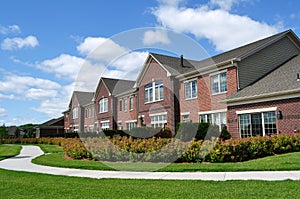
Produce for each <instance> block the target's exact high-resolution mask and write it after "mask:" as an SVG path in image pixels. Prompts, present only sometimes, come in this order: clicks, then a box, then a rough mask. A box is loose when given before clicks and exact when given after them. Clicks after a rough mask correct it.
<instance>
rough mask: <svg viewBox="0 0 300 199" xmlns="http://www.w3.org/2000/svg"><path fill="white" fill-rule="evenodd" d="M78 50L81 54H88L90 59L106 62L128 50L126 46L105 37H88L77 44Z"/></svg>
mask: <svg viewBox="0 0 300 199" xmlns="http://www.w3.org/2000/svg"><path fill="white" fill-rule="evenodd" d="M77 50H78V52H79V53H80V54H81V55H85V56H88V58H90V59H94V60H98V61H105V62H110V61H111V60H113V59H115V58H116V57H119V56H120V55H121V54H124V53H125V52H126V51H128V49H126V48H125V47H122V46H120V45H119V44H117V43H115V42H114V41H112V40H111V39H108V38H104V37H87V38H85V39H84V41H83V42H82V43H81V44H80V45H79V46H77Z"/></svg>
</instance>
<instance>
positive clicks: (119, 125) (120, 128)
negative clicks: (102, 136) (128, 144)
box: [118, 121, 123, 130]
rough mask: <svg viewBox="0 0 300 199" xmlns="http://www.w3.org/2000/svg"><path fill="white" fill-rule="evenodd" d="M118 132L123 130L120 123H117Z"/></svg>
mask: <svg viewBox="0 0 300 199" xmlns="http://www.w3.org/2000/svg"><path fill="white" fill-rule="evenodd" d="M118 130H123V125H122V122H121V121H120V122H118Z"/></svg>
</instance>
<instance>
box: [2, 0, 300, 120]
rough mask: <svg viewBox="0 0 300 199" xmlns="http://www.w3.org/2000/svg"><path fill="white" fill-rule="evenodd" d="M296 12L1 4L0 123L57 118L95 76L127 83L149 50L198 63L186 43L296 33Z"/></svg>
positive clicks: (283, 8)
mask: <svg viewBox="0 0 300 199" xmlns="http://www.w3.org/2000/svg"><path fill="white" fill-rule="evenodd" d="M299 7H300V2H299V1H295V0H285V1H282V0H273V1H267V0H206V1H199V0H197V1H196V0H158V1H156V0H128V1H117V0H109V1H96V0H89V1H81V0H77V1H71V0H65V1H58V0H51V1H50V0H49V1H40V0H26V1H19V0H3V1H1V3H0V124H2V123H5V124H6V125H20V124H25V123H42V122H45V121H47V120H48V119H51V118H55V117H59V116H61V112H63V111H64V110H66V109H67V106H68V103H69V100H70V96H71V94H72V92H73V90H74V89H77V90H89V91H93V89H94V87H95V85H96V84H97V81H98V79H99V78H100V76H101V75H105V76H109V77H118V78H127V79H128V78H129V79H133V80H134V79H135V78H136V75H137V73H138V71H139V70H140V69H141V66H142V64H143V61H144V60H145V57H146V56H147V52H148V51H149V50H150V51H159V52H164V51H165V52H169V53H171V54H175V55H179V54H184V55H185V56H186V57H188V58H192V59H202V58H204V57H205V56H203V57H202V54H201V53H199V57H197V55H198V54H197V53H194V54H193V52H192V51H188V47H189V46H185V47H186V48H185V47H184V45H185V43H187V42H184V41H187V40H188V38H191V39H193V41H194V42H196V43H197V45H199V46H201V47H203V50H204V51H205V53H206V56H210V55H215V54H217V53H221V52H224V51H226V50H229V49H232V48H234V47H238V46H240V45H243V44H246V43H249V42H251V41H254V40H257V39H260V38H263V37H266V36H269V35H271V34H275V33H278V32H280V31H283V30H286V29H293V30H294V32H295V33H296V34H297V35H298V36H300V24H299V21H300V10H299ZM145 27H152V28H146V29H144V28H145ZM165 28H166V29H165ZM124 31H125V32H124ZM173 31H175V33H174V32H173ZM172 34H173V35H172ZM176 34H177V37H176ZM174 38H175V39H174ZM185 39H187V40H185ZM137 40H138V41H137ZM99 46H101V48H99ZM179 46H182V49H180V48H179ZM107 49H109V50H107ZM158 49H159V50H158ZM193 49H194V48H193ZM196 49H197V48H196ZM196 51H197V50H196ZM205 53H204V54H205ZM200 54H201V55H200ZM116 57H117V59H116ZM112 62H113V63H112ZM78 74H80V75H79V76H78Z"/></svg>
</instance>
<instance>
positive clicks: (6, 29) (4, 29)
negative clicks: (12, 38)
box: [0, 25, 21, 35]
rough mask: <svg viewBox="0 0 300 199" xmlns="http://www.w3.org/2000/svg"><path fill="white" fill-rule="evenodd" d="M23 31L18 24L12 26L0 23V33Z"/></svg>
mask: <svg viewBox="0 0 300 199" xmlns="http://www.w3.org/2000/svg"><path fill="white" fill-rule="evenodd" d="M19 33H21V28H20V27H19V26H18V25H10V26H1V25H0V34H3V35H6V34H19Z"/></svg>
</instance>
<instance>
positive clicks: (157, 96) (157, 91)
mask: <svg viewBox="0 0 300 199" xmlns="http://www.w3.org/2000/svg"><path fill="white" fill-rule="evenodd" d="M163 99H164V85H163V82H152V83H150V84H147V85H146V86H145V103H148V102H156V101H161V100H163Z"/></svg>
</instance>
